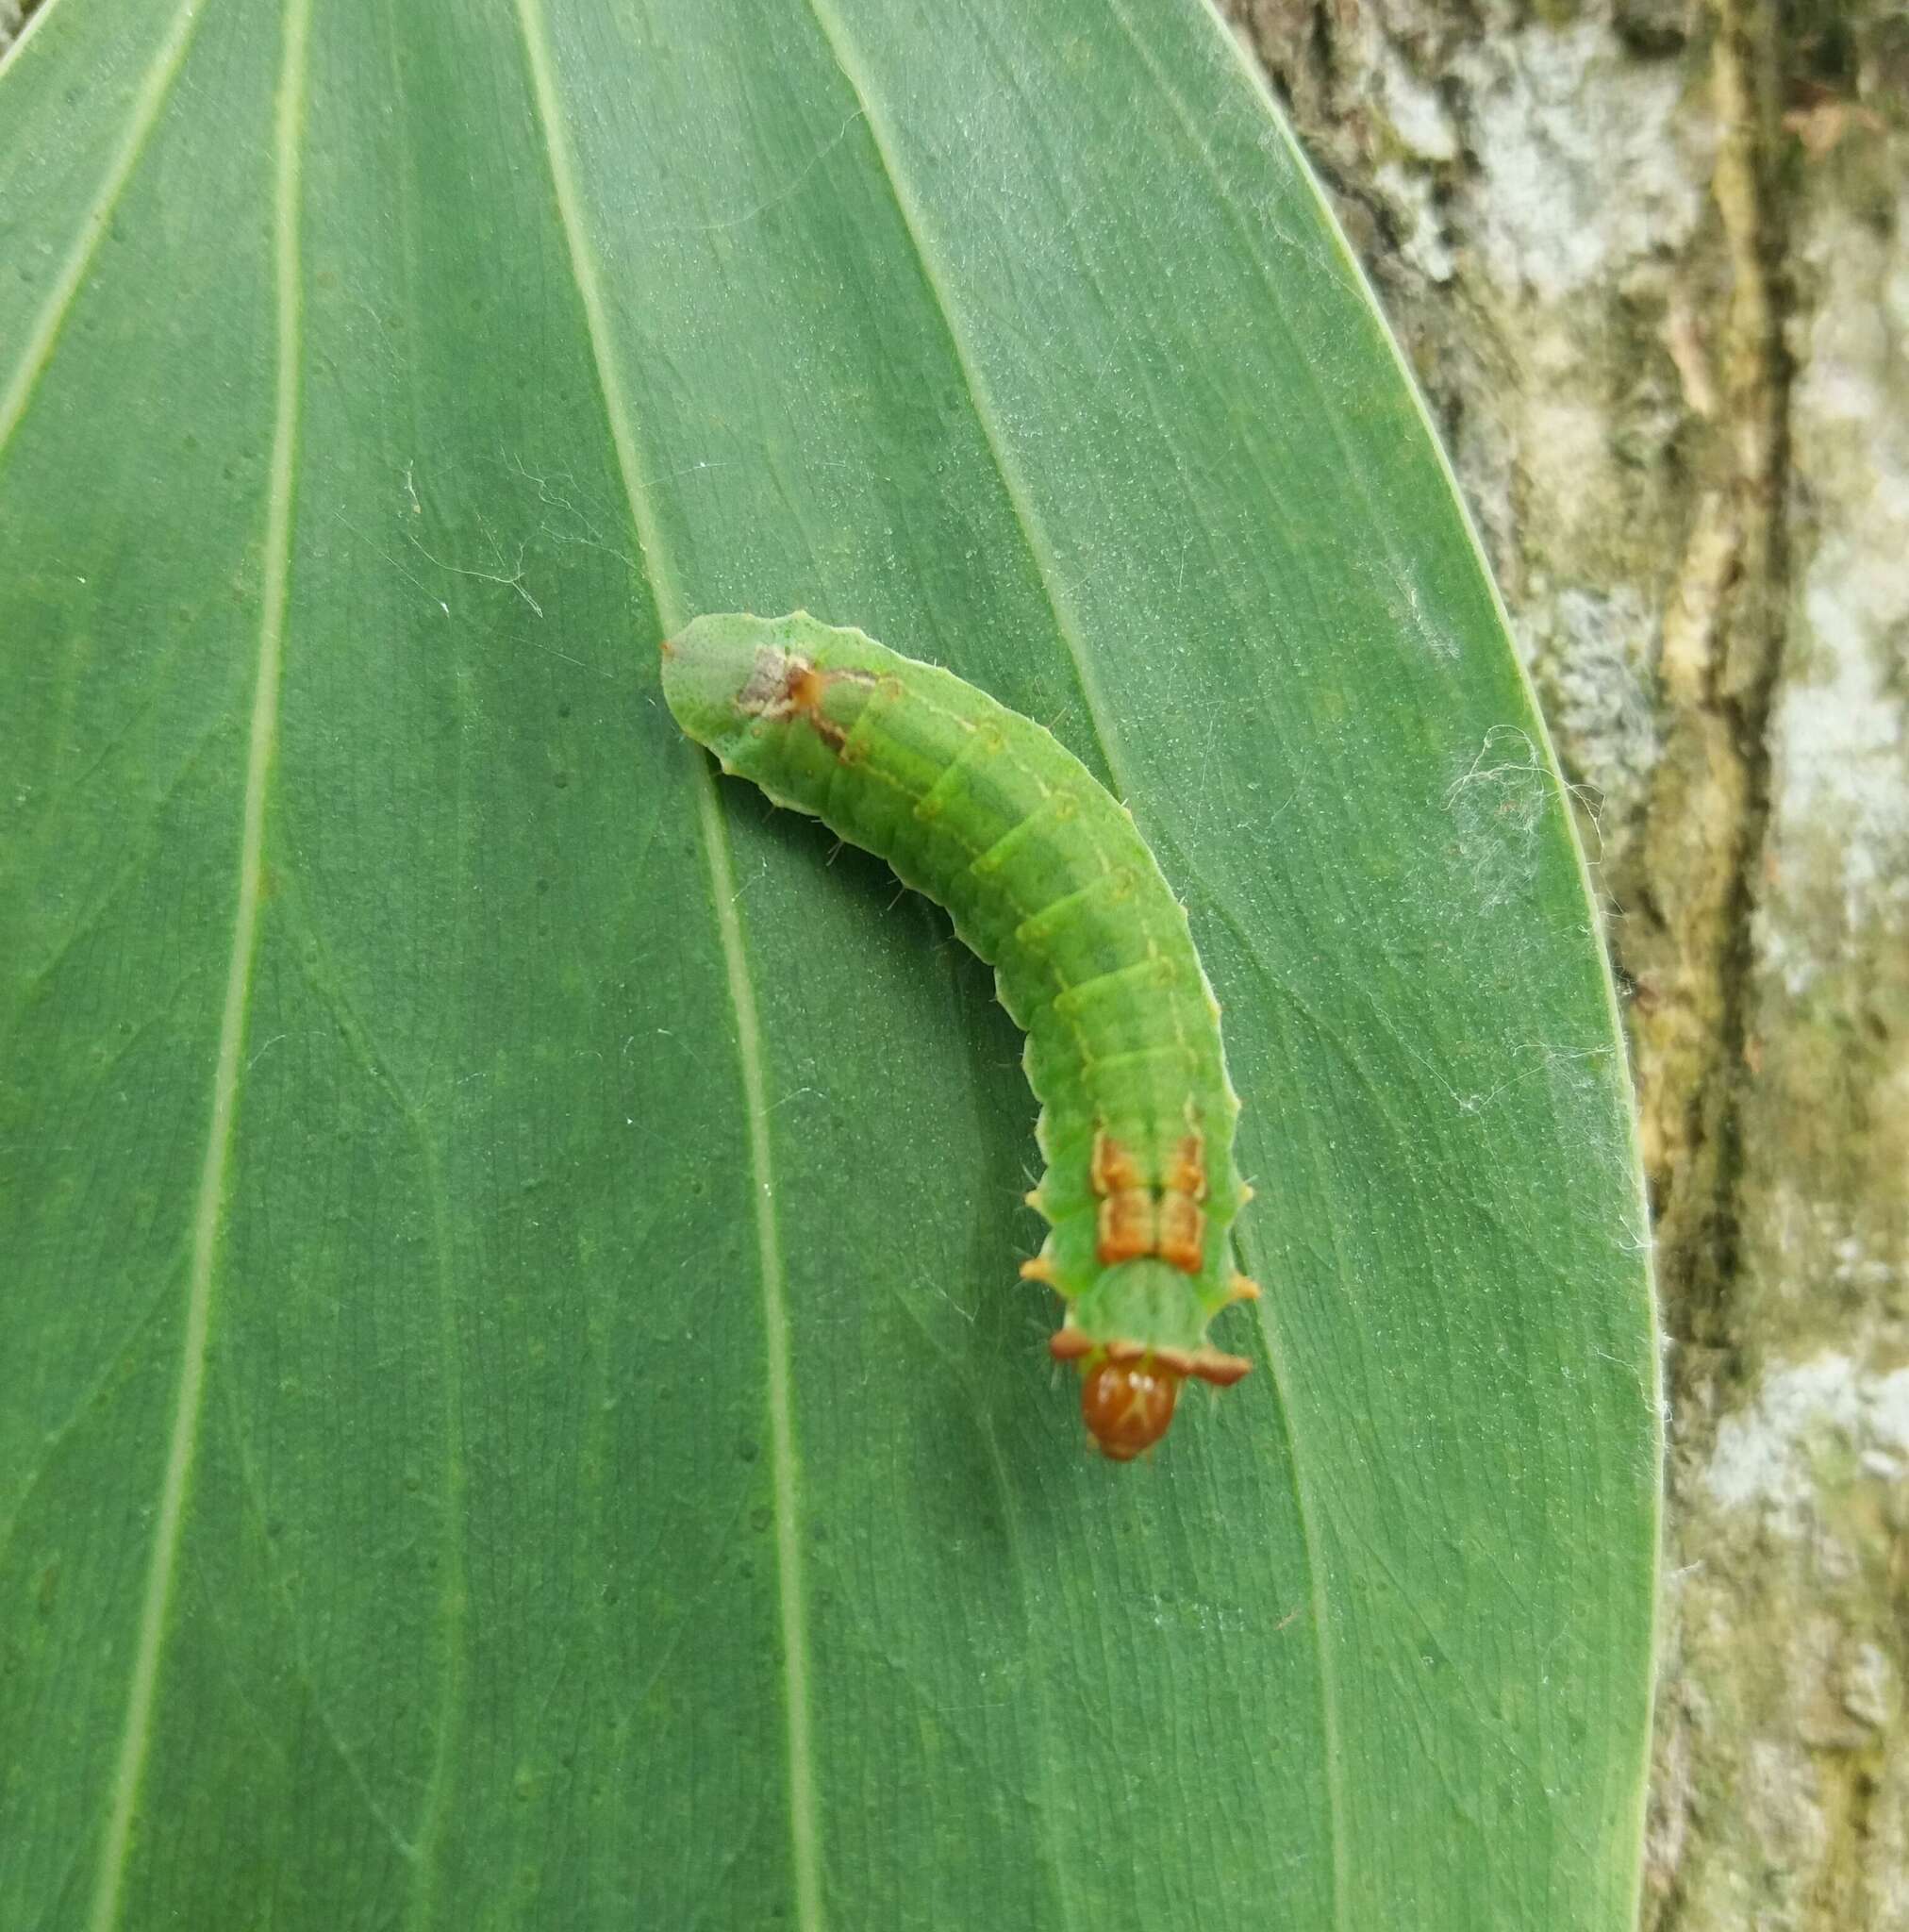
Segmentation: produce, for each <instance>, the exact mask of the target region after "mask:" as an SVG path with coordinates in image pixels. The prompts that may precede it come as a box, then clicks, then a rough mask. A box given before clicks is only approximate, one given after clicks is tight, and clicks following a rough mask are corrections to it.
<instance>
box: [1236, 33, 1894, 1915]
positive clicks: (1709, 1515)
mask: <svg viewBox="0 0 1909 1932" xmlns="http://www.w3.org/2000/svg"><path fill="white" fill-rule="evenodd" d="M1230 6H1231V10H1232V13H1233V15H1234V18H1235V21H1236V24H1237V27H1238V30H1239V31H1240V33H1241V34H1242V36H1243V37H1244V38H1245V39H1246V41H1247V42H1248V44H1249V45H1250V46H1252V47H1253V50H1254V51H1255V52H1256V53H1257V55H1258V57H1259V58H1260V59H1261V61H1262V63H1263V65H1264V67H1265V69H1266V71H1267V73H1268V74H1269V75H1270V77H1271V80H1272V83H1273V86H1274V90H1275V92H1277V93H1278V94H1279V95H1280V97H1281V98H1282V100H1283V102H1284V103H1285V105H1286V108H1287V110H1288V112H1289V114H1290V115H1291V117H1292V119H1293V121H1294V123H1295V125H1296V126H1297V128H1298V131H1299V133H1300V136H1301V139H1302V141H1303V142H1304V143H1305V145H1306V147H1307V149H1308V152H1309V153H1310V154H1311V156H1312V158H1313V159H1314V162H1315V164H1316V166H1317V167H1318V168H1319V169H1320V173H1321V175H1323V177H1324V179H1325V181H1326V184H1327V186H1328V189H1329V191H1330V192H1331V193H1332V195H1333V196H1334V198H1335V201H1336V206H1337V208H1338V210H1339V214H1340V217H1341V219H1342V221H1343V222H1344V223H1345V225H1346V227H1347V229H1348V232H1349V233H1350V235H1351V237H1352V239H1353V245H1354V246H1355V247H1356V248H1357V249H1358V251H1359V252H1360V254H1361V255H1362V257H1363V258H1364V259H1365V262H1366V265H1367V269H1368V273H1369V275H1371V277H1372V279H1373V281H1374V283H1375V285H1376V287H1377V289H1378V291H1379V293H1380V297H1381V300H1382V301H1383V303H1384V305H1385V307H1386V310H1387V312H1388V314H1389V316H1390V318H1391V320H1392V324H1393V326H1394V328H1395V330H1396V331H1397V332H1398V333H1399V335H1400V337H1401V339H1402V341H1403V343H1404V345H1405V349H1406V353H1407V355H1408V357H1409V358H1410V359H1411V361H1412V363H1413V365H1414V367H1415V368H1416V370H1417V372H1418V375H1419V380H1420V382H1421V383H1422V385H1423V386H1424V388H1425V391H1426V392H1427V395H1428V397H1429V399H1430V401H1431V404H1432V408H1433V411H1434V414H1435V416H1436V418H1437V419H1438V420H1439V422H1440V423H1441V424H1442V425H1443V428H1444V433H1445V436H1446V439H1447V442H1448V446H1449V447H1450V448H1451V450H1452V456H1453V458H1454V460H1455V462H1456V464H1457V467H1458V471H1459V475H1460V476H1461V479H1462V481H1463V484H1464V487H1465V489H1466V491H1467V493H1468V496H1469V500H1470V503H1471V506H1472V508H1473V511H1474V514H1475V515H1476V517H1477V518H1478V521H1479V525H1480V527H1481V530H1482V533H1483V536H1484V539H1485V542H1486V549H1487V551H1488V552H1489V554H1490V557H1491V560H1492V564H1493V567H1494V569H1495V570H1496V572H1497V574H1498V578H1499V582H1500V584H1501V586H1502V589H1503V591H1504V594H1505V599H1506V602H1507V605H1508V606H1509V608H1510V610H1511V614H1512V621H1513V627H1514V631H1515V633H1516V636H1517V639H1518V642H1519V649H1520V651H1521V653H1522V654H1523V656H1524V658H1525V660H1526V663H1527V666H1528V668H1529V670H1530V672H1531V675H1532V677H1533V679H1534V681H1535V685H1536V687H1537V690H1538V692H1539V696H1540V698H1541V700H1542V702H1543V704H1544V707H1545V709H1546V712H1547V715H1548V718H1549V721H1550V724H1551V728H1552V735H1553V738H1554V740H1555V742H1556V744H1557V747H1558V751H1559V754H1560V758H1561V759H1562V762H1563V764H1564V766H1565V769H1566V774H1567V776H1568V778H1569V779H1570V780H1571V781H1572V782H1573V784H1574V786H1575V787H1576V788H1577V795H1578V798H1579V801H1580V806H1581V808H1582V822H1581V824H1582V829H1583V831H1584V834H1585V841H1586V845H1587V848H1588V849H1589V851H1590V852H1591V854H1592V856H1593V858H1594V860H1595V866H1596V874H1597V876H1598V878H1599V881H1600V885H1601V888H1602V892H1603V895H1604V909H1605V914H1606V924H1607V933H1608V938H1609V941H1610V944H1611V949H1612V955H1613V958H1614V960H1615V963H1616V966H1617V971H1618V976H1619V983H1620V985H1621V986H1622V987H1623V989H1624V990H1625V991H1626V993H1627V1008H1628V1020H1629V1026H1630V1034H1631V1050H1632V1058H1633V1066H1634V1070H1635V1080H1636V1090H1637V1104H1638V1111H1639V1118H1640V1122H1641V1126H1642V1134H1643V1144H1644V1149H1645V1158H1646V1163H1647V1168H1648V1172H1649V1176H1650V1182H1651V1188H1652V1206H1653V1211H1654V1215H1655V1241H1656V1263H1657V1274H1658V1282H1659V1290H1660V1295H1661V1303H1662V1316H1663V1324H1664V1329H1665V1334H1666V1339H1667V1340H1666V1346H1667V1351H1668V1362H1667V1366H1668V1387H1669V1390H1670V1397H1671V1409H1670V1415H1669V1418H1668V1423H1669V1430H1670V1441H1671V1455H1670V1465H1669V1497H1668V1531H1667V1548H1666V1552H1665V1603H1664V1619H1663V1639H1664V1641H1663V1653H1662V1671H1661V1675H1660V1682H1659V1687H1658V1716H1657V1734H1656V1753H1655V1762H1654V1767H1653V1769H1654V1779H1653V1791H1652V1811H1651V1832H1650V1842H1649V1858H1648V1868H1647V1872H1646V1879H1645V1893H1644V1900H1643V1922H1644V1924H1646V1925H1647V1926H1650V1927H1652V1928H1653V1932H1672V1928H1675V1932H1724V1928H1726V1927H1728V1928H1731V1932H1738V1928H1742V1927H1747V1926H1748V1927H1756V1928H1759V1932H1777V1928H1782V1932H1790V1928H1797V1932H1802V1928H1810V1932H1833V1928H1834V1932H1851V1928H1856V1927H1874V1928H1890V1932H1895V1928H1909V1748H1904V1738H1903V1729H1904V1725H1903V1712H1902V1684H1903V1675H1904V1669H1905V1663H1909V1588H1905V1584H1909V1483H1905V1479H1904V1477H1905V1467H1909V1266H1905V1264H1909V1205H1905V1204H1909V1189H1905V1182H1909V943H1905V939H1909V730H1905V715H1904V714H1905V708H1909V651H1905V644H1909V360H1905V358H1904V356H1903V341H1904V337H1905V334H1909V190H1905V181H1909V169H1905V162H1909V106H1905V103H1909V17H1905V16H1903V15H1901V13H1892V12H1889V11H1887V10H1886V9H1885V8H1884V7H1883V6H1881V5H1877V6H1874V7H1870V8H1863V7H1860V6H1859V7H1856V8H1851V10H1847V11H1836V10H1834V9H1833V8H1822V9H1821V10H1816V11H1808V12H1804V11H1801V10H1799V11H1797V12H1795V13H1791V12H1779V11H1777V10H1776V9H1774V8H1772V7H1771V6H1769V5H1768V4H1767V0H1714V4H1713V5H1711V6H1710V7H1709V8H1701V7H1686V6H1685V5H1684V4H1682V0H1599V4H1592V5H1587V6H1585V7H1584V8H1578V9H1571V8H1568V7H1565V6H1560V5H1553V6H1551V7H1549V8H1544V9H1542V10H1539V9H1533V8H1525V7H1521V6H1517V5H1503V6H1490V5H1485V6H1476V5H1457V6H1454V5H1452V4H1450V0H1447V4H1443V5H1440V4H1436V0H1230Z"/></svg>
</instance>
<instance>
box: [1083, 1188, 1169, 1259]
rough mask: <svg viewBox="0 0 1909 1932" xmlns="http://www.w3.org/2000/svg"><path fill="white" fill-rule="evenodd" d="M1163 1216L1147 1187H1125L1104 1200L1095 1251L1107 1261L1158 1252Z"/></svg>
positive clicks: (1133, 1257) (1097, 1225) (1095, 1236)
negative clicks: (1155, 1210) (1160, 1224)
mask: <svg viewBox="0 0 1909 1932" xmlns="http://www.w3.org/2000/svg"><path fill="white" fill-rule="evenodd" d="M1158 1240H1159V1217H1158V1216H1157V1215H1156V1214H1155V1212H1154V1197H1153V1195H1151V1194H1150V1193H1148V1191H1146V1189H1145V1188H1122V1189H1121V1190H1120V1192H1119V1193H1117V1194H1109V1195H1108V1196H1107V1197H1106V1199H1105V1200H1104V1201H1103V1202H1102V1203H1101V1211H1100V1215H1099V1218H1098V1219H1097V1220H1096V1221H1095V1224H1094V1254H1095V1256H1096V1257H1097V1258H1098V1259H1099V1260H1101V1261H1102V1262H1103V1263H1104V1264H1111V1263H1113V1262H1115V1261H1137V1260H1138V1259H1139V1258H1140V1257H1141V1256H1142V1255H1151V1254H1153V1253H1154V1252H1155V1244H1156V1242H1157V1241H1158Z"/></svg>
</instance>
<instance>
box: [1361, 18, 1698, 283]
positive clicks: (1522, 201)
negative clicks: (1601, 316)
mask: <svg viewBox="0 0 1909 1932" xmlns="http://www.w3.org/2000/svg"><path fill="white" fill-rule="evenodd" d="M1452 71H1453V72H1454V73H1457V74H1460V75H1464V77H1465V78H1466V80H1467V81H1468V82H1469V85H1470V87H1471V90H1472V92H1473V94H1474V95H1475V103H1474V108H1473V122H1474V127H1473V152H1474V154H1475V155H1476V158H1477V160H1478V166H1479V170H1480V174H1481V177H1482V179H1481V185H1480V187H1479V189H1478V191H1477V202H1478V207H1479V211H1480V214H1481V216H1482V219H1481V221H1480V223H1479V225H1478V229H1477V238H1476V239H1477V242H1478V245H1479V247H1480V249H1481V251H1482V252H1483V254H1484V256H1485V258H1486V263H1487V266H1488V268H1489V271H1490V274H1491V275H1492V278H1493V279H1494V280H1495V281H1497V282H1498V283H1500V284H1501V285H1502V286H1513V285H1516V284H1519V283H1522V284H1523V285H1524V286H1525V287H1527V288H1529V289H1530V290H1531V291H1533V292H1534V293H1535V294H1536V295H1538V296H1540V297H1541V298H1544V299H1548V300H1554V299H1556V298H1557V297H1559V296H1562V295H1566V294H1569V293H1570V292H1571V291H1574V290H1578V289H1582V288H1585V287H1586V286H1588V285H1590V284H1593V283H1596V282H1598V281H1600V280H1601V279H1602V277H1603V276H1604V275H1605V274H1606V273H1607V272H1608V271H1609V270H1610V268H1611V267H1612V266H1613V265H1614V264H1617V263H1621V262H1624V261H1628V260H1630V259H1632V258H1635V257H1637V256H1640V255H1648V254H1652V253H1656V252H1659V251H1665V252H1675V251H1677V250H1679V249H1681V248H1682V247H1683V246H1684V244H1685V242H1686V241H1687V240H1688V238H1689V236H1690V234H1691V231H1692V230H1693V229H1694V228H1695V226H1696V225H1697V222H1698V219H1699V217H1700V215H1701V210H1702V192H1701V186H1700V183H1701V181H1702V180H1703V179H1704V178H1705V177H1706V176H1707V175H1708V168H1707V165H1703V164H1701V163H1700V164H1699V165H1698V166H1696V167H1693V166H1692V165H1691V160H1690V158H1687V157H1685V155H1684V153H1683V151H1682V143H1683V142H1684V141H1685V138H1686V134H1685V125H1684V124H1683V120H1682V118H1681V117H1680V115H1679V112H1678V109H1679V105H1680V100H1681V96H1682V94H1683V91H1684V81H1683V76H1682V75H1681V74H1680V73H1679V72H1678V71H1677V70H1676V69H1675V68H1674V67H1670V66H1666V67H1664V68H1662V69H1656V68H1651V67H1644V66H1640V65H1639V64H1638V62H1637V61H1636V60H1635V59H1633V58H1629V57H1628V56H1627V55H1626V54H1625V52H1624V50H1623V47H1622V45H1621V43H1620V42H1618V39H1617V37H1616V35H1615V34H1614V33H1613V32H1612V31H1611V28H1610V26H1609V25H1608V24H1606V23H1604V22H1602V21H1597V20H1587V21H1582V22H1579V23H1576V24H1574V25H1570V26H1566V27H1551V26H1542V25H1534V26H1528V27H1525V28H1524V29H1522V30H1521V31H1519V32H1518V33H1513V34H1502V35H1493V36H1492V37H1491V38H1490V39H1489V40H1486V41H1481V42H1477V43H1476V44H1474V45H1472V46H1470V47H1468V48H1466V49H1465V50H1464V51H1463V52H1462V53H1461V54H1460V55H1459V56H1458V58H1456V59H1454V60H1453V61H1452ZM1388 92H1389V91H1388Z"/></svg>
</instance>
